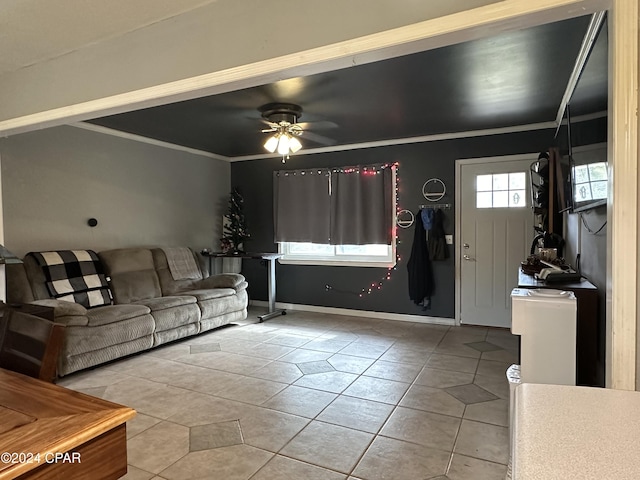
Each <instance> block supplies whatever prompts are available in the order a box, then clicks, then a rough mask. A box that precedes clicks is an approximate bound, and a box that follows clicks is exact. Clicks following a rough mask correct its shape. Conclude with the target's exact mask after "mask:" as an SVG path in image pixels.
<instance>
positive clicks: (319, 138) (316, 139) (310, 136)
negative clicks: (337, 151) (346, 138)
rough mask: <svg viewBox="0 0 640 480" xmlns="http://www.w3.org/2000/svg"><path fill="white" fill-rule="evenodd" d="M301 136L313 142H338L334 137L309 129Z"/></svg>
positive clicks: (332, 143) (328, 143)
mask: <svg viewBox="0 0 640 480" xmlns="http://www.w3.org/2000/svg"><path fill="white" fill-rule="evenodd" d="M301 137H302V138H303V139H304V140H311V141H312V142H315V143H320V144H322V145H335V144H336V143H338V142H337V141H336V140H334V139H333V138H329V137H325V136H323V135H318V134H317V133H313V132H309V131H308V130H304V131H303V132H302V134H301Z"/></svg>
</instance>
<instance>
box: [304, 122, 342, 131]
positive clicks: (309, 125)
mask: <svg viewBox="0 0 640 480" xmlns="http://www.w3.org/2000/svg"><path fill="white" fill-rule="evenodd" d="M296 125H299V126H300V128H303V129H304V130H325V129H329V128H338V124H337V123H333V122H329V121H326V120H320V121H318V122H300V123H296Z"/></svg>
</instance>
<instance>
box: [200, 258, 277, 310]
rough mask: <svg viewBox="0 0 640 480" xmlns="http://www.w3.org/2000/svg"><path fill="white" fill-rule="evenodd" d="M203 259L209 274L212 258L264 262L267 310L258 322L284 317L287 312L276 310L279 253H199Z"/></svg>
mask: <svg viewBox="0 0 640 480" xmlns="http://www.w3.org/2000/svg"><path fill="white" fill-rule="evenodd" d="M201 254H202V255H203V256H205V257H209V272H211V271H212V269H211V259H213V258H253V259H256V260H266V261H267V265H268V267H269V271H268V282H269V283H268V286H269V310H268V311H267V313H265V314H264V315H259V316H258V318H259V319H260V322H264V321H265V320H268V319H270V318H272V317H277V316H278V315H285V314H286V313H287V312H286V311H285V310H282V309H276V260H277V259H278V258H280V257H282V256H283V254H281V253H251V252H242V253H218V252H201Z"/></svg>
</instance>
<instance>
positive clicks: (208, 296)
mask: <svg viewBox="0 0 640 480" xmlns="http://www.w3.org/2000/svg"><path fill="white" fill-rule="evenodd" d="M180 293H181V294H182V295H191V296H193V297H195V298H197V299H198V301H199V302H202V301H203V300H212V299H214V298H222V297H228V296H229V295H235V294H236V291H235V290H234V289H233V288H206V289H202V290H187V291H186V292H180Z"/></svg>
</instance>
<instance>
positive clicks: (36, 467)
mask: <svg viewBox="0 0 640 480" xmlns="http://www.w3.org/2000/svg"><path fill="white" fill-rule="evenodd" d="M134 416H135V410H133V409H131V408H129V407H124V406H122V405H117V404H115V403H111V402H107V401H106V400H101V399H99V398H95V397H91V396H89V395H85V394H83V393H79V392H74V391H72V390H69V389H66V388H63V387H60V386H58V385H54V384H51V383H46V382H42V381H40V380H36V379H34V378H31V377H26V376H24V375H21V374H18V373H14V372H10V371H8V370H4V369H0V480H5V479H14V478H17V479H47V478H64V479H65V480H75V479H78V480H80V479H86V478H90V479H92V480H101V479H105V480H106V479H116V478H120V477H122V476H123V475H125V474H126V473H127V437H126V421H127V420H129V419H131V418H133V417H134ZM65 454H66V455H65Z"/></svg>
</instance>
